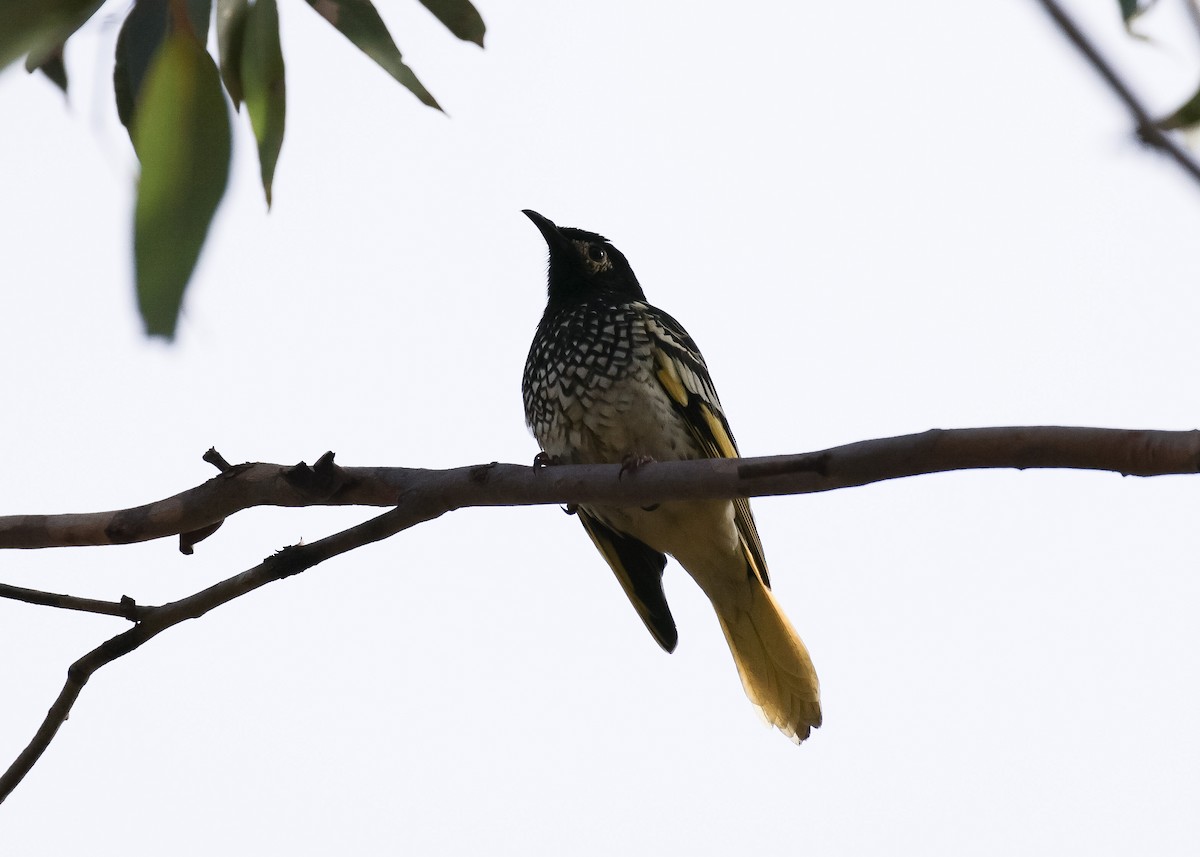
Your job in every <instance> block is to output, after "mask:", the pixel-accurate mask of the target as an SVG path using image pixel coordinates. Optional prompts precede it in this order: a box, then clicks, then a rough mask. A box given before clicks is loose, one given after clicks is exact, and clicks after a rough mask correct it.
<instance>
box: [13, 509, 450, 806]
mask: <svg viewBox="0 0 1200 857" xmlns="http://www.w3.org/2000/svg"><path fill="white" fill-rule="evenodd" d="M445 511H447V509H446V508H445V507H444V506H442V505H441V504H439V503H438V502H437V501H436V499H435V498H430V497H416V496H414V497H412V498H410V499H409V500H408V501H407V502H406V503H404V504H402V505H400V506H398V507H397V508H395V509H391V510H389V511H387V512H385V513H383V514H382V515H379V516H377V517H375V518H372V519H370V520H368V521H364V522H363V523H361V524H358V525H356V526H353V527H350V528H349V529H346V530H342V531H341V532H339V533H335V534H333V535H331V536H328V537H326V538H323V539H321V540H319V541H316V542H312V543H311V544H305V545H296V546H294V547H290V548H285V549H284V550H282V551H280V552H279V553H277V554H275V555H273V556H270V557H268V558H267V559H265V560H263V561H262V562H261V563H259V564H258V565H256V566H255V567H254V568H251V569H249V570H247V571H244V572H242V573H241V574H238V575H235V576H234V577H231V578H228V579H227V580H223V581H221V582H220V583H217V584H215V585H213V586H210V587H209V588H208V589H204V590H202V591H200V592H197V593H196V594H195V595H190V596H188V597H187V598H183V599H180V600H179V601H173V602H171V603H170V604H164V605H163V606H161V607H150V608H141V609H142V611H143V615H144V616H145V617H146V618H144V619H143V620H142V621H140V622H138V624H136V625H134V627H132V628H130V629H129V630H128V631H125V632H124V633H122V634H118V635H117V636H115V637H112V638H111V639H109V640H106V641H105V642H104V643H102V644H101V645H99V646H97V647H96V648H95V649H93V650H92V651H90V652H88V653H87V654H86V655H84V656H83V657H82V658H80V659H79V660H77V661H76V662H75V663H73V664H71V666H70V668H69V669H68V670H67V680H66V682H65V683H64V684H63V688H62V690H61V691H59V694H58V698H57V699H56V700H55V701H54V704H53V705H52V706H51V707H50V710H49V711H47V712H46V716H45V718H44V719H43V720H42V723H41V725H40V726H39V727H38V730H37V732H36V733H35V734H34V736H33V738H32V739H31V740H30V742H29V744H28V745H27V746H26V747H25V749H24V750H22V751H21V753H20V754H19V755H18V756H17V758H16V759H15V760H14V761H13V763H12V764H11V765H10V766H9V768H8V770H7V771H5V772H4V774H3V775H0V803H3V802H4V800H5V798H7V797H8V796H9V795H10V794H11V793H12V791H13V789H15V788H16V787H17V786H18V785H20V783H21V781H22V780H23V779H24V778H25V776H26V774H28V773H29V771H30V770H31V769H32V768H33V766H34V765H35V764H36V763H37V761H38V759H40V758H41V757H42V754H43V753H44V752H45V751H46V748H47V747H49V746H50V742H51V741H53V740H54V736H55V735H57V734H58V730H59V728H60V727H61V726H62V724H63V723H64V722H66V719H67V717H68V715H70V713H71V708H72V706H74V704H75V700H76V699H78V698H79V694H80V691H82V690H83V686H84V685H85V684H87V683H88V680H89V679H91V677H92V676H93V675H95V673H96V671H97V670H99V669H100V668H101V667H103V666H105V665H106V664H110V663H112V662H113V661H115V660H116V659H118V658H120V657H123V656H125V655H127V654H129V653H130V652H132V651H134V650H135V649H137V648H138V647H140V646H141V645H142V644H143V643H145V642H147V641H148V640H150V639H152V638H154V637H156V636H158V635H159V634H161V633H162V632H163V631H165V630H167V629H168V628H170V627H173V626H175V625H178V624H179V623H180V622H184V621H186V620H188V619H197V618H199V617H200V616H203V615H204V614H205V613H208V612H209V611H210V610H212V609H214V608H216V607H220V606H221V605H222V604H227V603H228V602H230V601H232V600H233V599H235V598H238V597H239V596H242V595H245V594H246V593H247V592H251V591H253V590H255V589H258V588H259V587H260V586H264V585H266V584H268V583H271V582H272V581H275V580H281V579H283V578H285V577H290V576H291V575H294V574H299V573H300V572H302V571H305V570H306V569H309V568H312V567H313V566H315V565H317V564H318V563H321V562H324V561H325V560H327V559H330V558H332V557H335V556H338V555H339V554H343V553H346V552H347V551H350V550H353V549H355V548H358V547H361V546H362V545H365V544H370V543H371V542H375V541H379V540H380V539H385V538H387V537H389V536H392V535H395V534H396V533H398V532H400V531H401V530H405V529H408V528H409V527H411V526H413V525H415V524H419V523H421V522H422V521H427V520H430V519H432V518H435V517H437V516H439V515H441V514H442V513H443V512H445Z"/></svg>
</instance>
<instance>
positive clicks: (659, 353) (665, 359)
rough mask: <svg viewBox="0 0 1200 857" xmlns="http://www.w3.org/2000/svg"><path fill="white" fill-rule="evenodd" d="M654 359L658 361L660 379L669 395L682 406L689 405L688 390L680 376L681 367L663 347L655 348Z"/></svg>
mask: <svg viewBox="0 0 1200 857" xmlns="http://www.w3.org/2000/svg"><path fill="white" fill-rule="evenodd" d="M654 360H655V362H657V363H658V381H659V383H660V384H662V385H663V389H664V390H666V391H667V395H668V396H670V397H671V398H672V399H674V400H675V402H676V404H678V405H679V406H680V407H684V408H686V407H687V403H688V391H687V388H686V387H685V386H683V379H682V378H680V377H679V367H677V366H676V365H675V361H674V360H672V359H671V358H670V357H669V356H668V355H667V352H665V351H663V350H662V349H661V348H655V349H654Z"/></svg>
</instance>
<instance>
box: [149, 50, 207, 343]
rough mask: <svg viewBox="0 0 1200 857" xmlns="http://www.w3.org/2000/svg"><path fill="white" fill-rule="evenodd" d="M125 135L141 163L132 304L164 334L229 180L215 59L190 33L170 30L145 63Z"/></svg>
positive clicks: (170, 331) (171, 329) (170, 329)
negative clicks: (134, 300)
mask: <svg viewBox="0 0 1200 857" xmlns="http://www.w3.org/2000/svg"><path fill="white" fill-rule="evenodd" d="M132 136H133V145H134V149H135V150H136V151H137V155H138V158H139V159H140V160H141V163H142V172H141V176H140V177H139V179H138V187H137V205H136V208H135V213H134V241H133V245H134V262H135V267H136V271H137V297H138V307H139V309H140V310H141V314H142V320H143V322H144V323H145V325H146V332H147V333H148V334H150V335H151V336H162V337H166V338H168V339H170V338H172V337H173V336H174V335H175V328H176V324H177V322H178V319H179V310H180V307H181V306H182V304H183V292H184V289H185V287H186V286H187V282H188V279H189V278H190V277H191V274H192V271H193V269H194V268H195V265H196V260H197V259H198V258H199V255H200V248H201V247H202V246H203V244H204V239H205V236H206V235H207V233H208V228H209V225H210V224H211V222H212V217H213V213H214V212H215V211H216V208H217V205H218V203H220V201H221V197H222V196H223V195H224V193H225V184H226V182H227V180H228V178H229V156H230V131H229V112H228V110H227V109H226V107H225V96H224V94H223V93H222V90H221V78H220V74H219V73H218V71H217V67H216V64H215V63H214V62H213V60H212V58H211V57H210V56H209V55H208V53H207V52H206V51H205V49H204V46H203V44H202V43H201V42H200V41H199V40H198V39H197V36H196V34H195V33H191V32H186V31H184V30H182V29H179V30H176V31H175V32H173V33H171V34H170V35H168V36H167V38H166V40H165V41H164V42H163V45H162V48H161V49H160V50H159V52H158V53H157V54H156V55H155V56H154V58H153V59H152V60H151V62H150V67H149V69H148V70H147V72H146V76H145V80H144V82H143V84H142V92H141V94H140V95H139V97H138V103H137V111H136V114H135V116H134V121H133V127H132Z"/></svg>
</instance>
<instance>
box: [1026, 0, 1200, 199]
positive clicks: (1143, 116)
mask: <svg viewBox="0 0 1200 857" xmlns="http://www.w3.org/2000/svg"><path fill="white" fill-rule="evenodd" d="M1039 1H1040V2H1041V4H1042V6H1044V7H1045V9H1046V11H1047V12H1048V13H1049V15H1050V17H1051V18H1053V19H1054V22H1055V23H1056V24H1058V27H1059V29H1060V30H1062V32H1063V35H1065V36H1066V37H1067V38H1068V39H1070V40H1071V43H1072V44H1073V45H1075V47H1077V48H1078V49H1079V51H1080V53H1082V54H1083V55H1084V56H1085V57H1086V58H1087V60H1088V62H1090V63H1091V64H1092V67H1093V68H1094V69H1096V71H1097V72H1099V74H1100V76H1101V77H1102V78H1104V81H1105V83H1107V84H1108V86H1109V88H1110V89H1112V91H1113V92H1115V93H1116V95H1117V97H1118V98H1120V99H1121V101H1122V102H1124V104H1125V106H1126V107H1127V108H1128V109H1129V112H1130V113H1131V114H1133V119H1134V122H1135V123H1136V126H1137V133H1138V136H1139V137H1140V138H1141V139H1142V140H1143V141H1145V142H1146V143H1148V144H1149V145H1151V146H1153V147H1154V148H1156V149H1159V150H1161V151H1163V152H1166V153H1167V154H1168V155H1170V156H1171V157H1172V158H1174V159H1175V162H1176V163H1177V164H1179V166H1180V167H1182V168H1183V170H1184V172H1186V173H1187V174H1188V175H1190V176H1191V177H1192V179H1194V180H1195V181H1196V182H1200V164H1198V163H1197V162H1196V161H1195V159H1193V158H1192V156H1191V153H1190V152H1188V151H1187V149H1185V148H1183V147H1182V146H1180V145H1179V144H1178V143H1176V142H1175V140H1174V139H1172V137H1171V136H1170V135H1169V134H1168V133H1166V132H1165V131H1163V130H1162V129H1161V128H1159V127H1158V126H1157V125H1156V124H1155V120H1154V117H1152V116H1151V115H1150V113H1149V111H1148V110H1147V109H1146V107H1145V106H1144V105H1143V104H1142V102H1141V101H1140V100H1139V99H1138V97H1137V96H1136V95H1134V94H1133V91H1132V90H1131V89H1130V88H1129V87H1128V86H1127V85H1126V84H1125V81H1123V80H1122V79H1121V77H1120V76H1119V75H1118V74H1117V72H1116V70H1115V69H1114V68H1113V67H1112V65H1111V64H1110V63H1109V62H1108V60H1107V59H1105V58H1104V57H1103V56H1102V55H1101V54H1100V52H1099V51H1098V50H1097V49H1096V47H1095V45H1093V44H1092V42H1091V41H1090V40H1089V39H1088V38H1087V36H1085V35H1084V34H1083V31H1082V30H1080V29H1079V27H1078V26H1077V25H1076V23H1075V22H1074V21H1073V20H1072V19H1071V18H1070V17H1069V16H1068V15H1067V13H1066V12H1065V11H1063V8H1062V6H1060V5H1059V4H1058V3H1057V2H1055V0H1039Z"/></svg>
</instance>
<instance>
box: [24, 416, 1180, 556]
mask: <svg viewBox="0 0 1200 857" xmlns="http://www.w3.org/2000/svg"><path fill="white" fill-rule="evenodd" d="M979 468H1017V469H1026V468H1072V469H1084V470H1108V471H1112V472H1114V473H1121V474H1123V475H1130V476H1163V475H1167V474H1180V473H1195V472H1197V470H1198V469H1200V433H1198V432H1196V431H1154V430H1129V429H1100V428H1070V427H1064V426H1025V427H1013V428H976V429H933V430H930V431H927V432H922V433H920V434H910V435H902V436H900V437H891V438H881V439H878V440H866V441H860V442H858V443H851V444H847V445H845V446H837V447H833V448H832V449H826V450H822V451H820V452H809V453H802V454H799V455H779V456H769V457H763V458H742V459H734V460H726V459H705V460H699V461H669V462H656V463H654V464H651V465H648V466H645V467H641V468H639V469H638V470H637V471H635V472H630V471H626V472H625V473H624V474H622V473H621V472H620V471H621V468H620V466H619V465H615V464H613V465H570V466H555V467H542V468H535V467H529V466H522V465H516V464H497V463H494V462H493V463H492V464H481V465H474V466H471V467H459V468H454V469H451V470H424V469H418V468H409V467H339V466H337V465H335V464H334V463H333V456H332V454H330V453H326V455H324V456H322V457H321V459H320V460H319V461H318V462H317V463H316V464H315V465H313V466H312V467H309V466H308V465H306V464H304V463H300V464H297V465H295V466H291V467H289V466H285V465H280V464H262V463H257V464H239V465H236V466H233V467H230V468H228V469H227V470H225V471H224V472H222V473H221V474H220V475H219V476H216V477H214V478H212V479H210V480H208V481H207V482H205V483H204V484H202V485H199V486H197V487H195V488H192V489H189V490H187V491H184V492H182V493H180V494H176V495H175V496H173V497H168V498H166V499H164V500H158V501H156V502H153V503H147V504H146V505H143V506H136V507H134V508H130V509H121V510H117V511H113V512H88V513H82V514H66V515H10V516H6V517H0V548H47V547H68V546H79V545H109V544H127V543H129V542H140V541H148V540H150V539H159V538H165V537H170V536H176V535H185V534H195V533H198V532H203V531H205V530H206V529H211V528H213V527H215V526H216V525H218V524H220V522H221V521H223V520H224V519H225V518H227V517H229V516H230V515H232V514H234V513H236V512H239V511H241V510H243V509H249V508H251V507H254V506H347V505H358V506H394V505H397V504H398V503H400V502H401V501H402V500H403V499H404V498H409V497H414V496H422V497H429V498H437V501H438V502H439V503H440V504H441V505H442V507H443V508H442V511H450V510H452V509H459V508H463V507H467V506H523V505H545V504H569V503H610V504H611V503H617V504H627V505H642V506H645V505H650V504H652V503H657V502H662V501H666V500H678V499H686V498H696V499H698V498H731V497H760V496H766V495H779V494H808V493H813V492H817V491H832V490H834V489H838V488H848V487H852V486H857V485H866V484H868V483H871V482H880V481H883V480H885V479H898V478H901V477H905V476H917V475H920V474H924V473H936V472H942V471H951V470H969V469H979ZM193 541H194V540H193Z"/></svg>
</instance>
